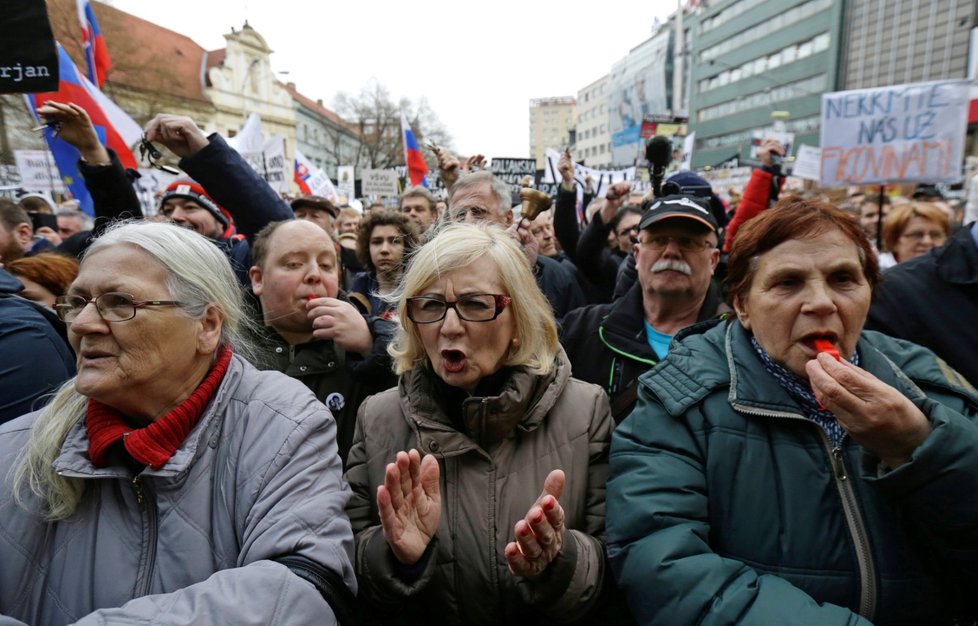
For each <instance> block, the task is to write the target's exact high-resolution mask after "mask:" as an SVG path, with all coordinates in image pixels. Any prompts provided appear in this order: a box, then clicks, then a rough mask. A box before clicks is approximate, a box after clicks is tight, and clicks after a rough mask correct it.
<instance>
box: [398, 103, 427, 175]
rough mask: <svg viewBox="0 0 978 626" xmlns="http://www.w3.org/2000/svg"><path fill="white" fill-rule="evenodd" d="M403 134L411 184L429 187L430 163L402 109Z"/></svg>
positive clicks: (405, 160)
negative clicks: (422, 151)
mask: <svg viewBox="0 0 978 626" xmlns="http://www.w3.org/2000/svg"><path fill="white" fill-rule="evenodd" d="M401 135H402V137H401V138H402V139H403V140H404V162H405V163H407V171H408V178H409V179H410V180H411V186H412V187H417V186H418V185H424V186H425V187H427V186H428V178H427V177H428V165H427V164H426V163H425V162H424V156H423V155H422V154H421V148H420V147H419V146H418V140H417V138H415V136H414V131H412V130H411V125H410V124H408V121H407V116H405V115H404V111H401Z"/></svg>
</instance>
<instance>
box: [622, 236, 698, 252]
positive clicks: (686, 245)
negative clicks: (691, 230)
mask: <svg viewBox="0 0 978 626" xmlns="http://www.w3.org/2000/svg"><path fill="white" fill-rule="evenodd" d="M673 241H675V242H676V245H678V246H679V248H680V249H681V250H686V251H688V252H699V251H700V250H705V249H706V248H713V247H715V244H714V243H713V242H711V241H710V240H709V239H698V238H696V237H689V236H687V235H681V236H679V237H672V236H669V235H649V236H648V237H646V238H645V240H640V241H639V243H640V244H641V245H642V246H644V247H646V248H648V249H650V250H665V249H666V248H667V247H669V243H670V242H673Z"/></svg>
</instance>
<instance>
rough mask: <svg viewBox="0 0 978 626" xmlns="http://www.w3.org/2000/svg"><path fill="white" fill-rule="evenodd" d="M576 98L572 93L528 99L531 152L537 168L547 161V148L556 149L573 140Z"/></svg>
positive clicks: (570, 143)
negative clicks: (569, 94)
mask: <svg viewBox="0 0 978 626" xmlns="http://www.w3.org/2000/svg"><path fill="white" fill-rule="evenodd" d="M576 120H577V101H576V100H575V99H574V97H573V96H561V97H556V98H534V99H533V100H530V156H531V157H533V158H534V159H536V161H537V169H538V170H542V169H543V167H544V165H546V157H545V151H546V149H547V148H551V149H553V150H557V151H558V152H559V151H561V150H563V149H564V148H566V147H568V146H571V145H573V144H574V134H575V133H574V131H575V122H576Z"/></svg>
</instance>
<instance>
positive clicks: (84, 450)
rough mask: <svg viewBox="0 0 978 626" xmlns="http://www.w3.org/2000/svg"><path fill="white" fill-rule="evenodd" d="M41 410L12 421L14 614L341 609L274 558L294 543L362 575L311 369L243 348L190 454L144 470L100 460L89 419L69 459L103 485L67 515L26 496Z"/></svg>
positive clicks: (46, 620)
mask: <svg viewBox="0 0 978 626" xmlns="http://www.w3.org/2000/svg"><path fill="white" fill-rule="evenodd" d="M35 417H36V414H30V415H26V416H24V417H21V418H18V419H16V420H14V421H11V422H8V423H7V424H4V425H3V426H2V427H0V472H2V473H0V478H2V479H3V480H2V483H0V624H2V625H4V626H6V625H8V624H20V623H22V622H24V623H27V624H31V625H32V626H46V625H52V626H53V625H55V624H57V625H63V624H66V623H78V624H255V625H259V624H261V625H266V624H332V623H334V622H335V619H334V616H333V612H332V611H331V609H330V607H329V605H328V604H327V603H326V601H325V600H324V599H323V596H321V595H320V593H319V592H318V591H317V590H316V587H314V586H313V584H312V583H310V582H306V581H305V580H303V579H302V578H300V577H299V576H297V575H296V574H294V573H293V572H292V571H290V569H288V568H287V567H286V566H284V565H282V564H280V563H277V562H274V561H273V560H272V559H276V558H279V557H283V556H287V555H301V556H303V557H305V558H307V559H309V560H311V561H313V562H314V563H317V564H319V565H321V566H323V567H325V568H328V569H329V570H331V571H332V572H335V574H336V575H337V577H342V579H343V580H344V581H345V583H346V584H347V585H348V586H349V588H350V589H351V590H354V591H355V589H356V581H355V579H354V574H353V567H352V554H353V535H352V533H351V529H350V522H349V520H348V518H347V517H346V514H345V513H344V510H343V509H344V506H345V505H346V502H347V500H348V498H349V495H350V490H349V487H348V486H347V485H346V483H345V482H344V481H343V479H342V475H341V472H342V470H341V467H340V460H339V458H338V456H337V453H336V441H335V439H336V427H335V425H334V423H333V419H332V418H331V417H330V415H329V412H328V411H327V410H326V408H325V407H324V406H323V405H322V404H320V403H319V402H318V401H316V399H315V397H314V396H313V395H312V393H311V392H310V391H309V390H308V389H306V387H305V386H303V385H302V383H300V382H298V381H295V380H293V379H291V378H288V377H287V376H285V375H283V374H279V373H278V372H259V371H258V370H256V369H255V368H254V367H252V366H251V365H250V364H248V363H247V362H246V361H244V360H243V359H241V358H239V357H237V356H235V357H233V359H232V361H231V364H230V366H229V368H228V371H227V374H226V375H225V377H224V380H223V381H222V383H221V385H220V387H219V389H218V391H217V392H216V394H215V396H214V398H213V399H212V401H211V403H210V405H209V406H208V407H207V409H206V410H205V412H204V415H203V416H202V417H201V419H200V421H199V422H198V424H197V425H196V426H195V427H194V429H193V430H192V431H191V433H190V435H189V436H188V437H187V439H186V441H184V443H183V445H182V446H181V447H180V448H179V449H178V450H177V452H176V454H174V456H173V457H172V458H171V459H170V461H169V462H168V463H167V464H166V465H165V466H163V467H162V468H161V469H160V470H158V471H154V470H152V469H151V468H146V469H145V470H143V471H142V472H140V473H139V474H138V475H137V476H133V474H132V473H131V472H130V471H129V470H128V469H125V468H123V467H118V466H111V467H106V468H101V469H100V468H96V467H94V466H93V465H92V464H91V463H90V462H89V460H88V438H87V436H86V431H85V428H84V421H83V420H81V421H79V423H78V424H77V425H76V426H75V427H74V428H73V429H72V430H71V431H70V432H69V434H68V437H67V438H66V440H65V442H64V445H63V446H62V449H61V455H60V457H59V458H58V459H57V460H56V461H55V466H56V468H57V469H58V471H59V472H62V473H63V474H65V475H69V476H75V477H78V478H82V479H84V481H85V482H86V484H87V486H86V491H85V495H84V497H83V499H82V502H81V504H80V505H79V507H78V510H77V511H76V512H75V513H74V514H73V515H72V516H71V517H69V518H68V519H66V520H63V521H60V522H46V521H44V520H43V519H42V518H41V517H39V516H38V515H36V514H34V513H31V512H29V511H28V510H25V509H24V508H21V507H20V506H19V505H18V504H16V503H15V502H14V501H13V499H12V494H11V478H12V472H10V471H8V470H9V469H10V468H13V467H14V465H15V463H16V459H17V456H18V454H19V452H20V451H21V450H22V449H23V448H24V447H25V445H26V443H27V440H28V437H29V435H30V429H31V425H32V424H33V422H34V419H35ZM28 504H31V505H37V504H38V503H37V502H36V501H34V500H29V501H28ZM28 508H29V509H36V506H30V507H28ZM18 620H19V621H18Z"/></svg>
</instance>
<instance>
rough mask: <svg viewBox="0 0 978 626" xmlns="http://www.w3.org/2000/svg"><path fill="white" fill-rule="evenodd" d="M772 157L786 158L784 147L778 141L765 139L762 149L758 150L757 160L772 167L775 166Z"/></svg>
mask: <svg viewBox="0 0 978 626" xmlns="http://www.w3.org/2000/svg"><path fill="white" fill-rule="evenodd" d="M771 155H777V156H779V157H782V158H783V157H784V145H782V144H781V142H780V141H778V140H777V139H770V138H768V139H765V140H764V142H763V143H761V147H760V148H758V149H757V159H758V160H759V161H760V162H761V163H763V164H764V165H767V166H768V167H770V166H771V165H773V164H774V160H773V159H772V158H771Z"/></svg>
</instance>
